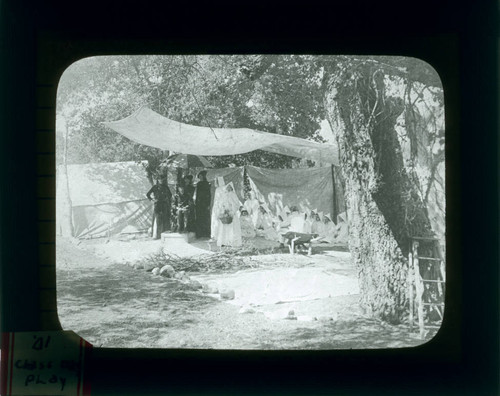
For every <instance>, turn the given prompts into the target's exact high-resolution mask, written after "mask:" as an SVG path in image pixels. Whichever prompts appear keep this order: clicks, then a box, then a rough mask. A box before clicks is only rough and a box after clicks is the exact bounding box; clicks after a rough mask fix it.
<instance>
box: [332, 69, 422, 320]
mask: <svg viewBox="0 0 500 396" xmlns="http://www.w3.org/2000/svg"><path fill="white" fill-rule="evenodd" d="M331 76H336V78H335V79H334V78H333V77H331V79H330V81H329V84H328V89H327V92H326V95H325V106H326V110H327V115H328V118H329V121H330V123H331V124H332V125H337V128H334V133H335V134H336V138H337V143H338V145H339V149H340V154H341V155H340V165H341V168H342V173H343V175H344V179H345V196H346V202H347V205H348V209H349V214H350V218H349V220H350V224H349V226H350V227H349V231H350V235H349V236H350V241H349V247H350V250H351V253H352V257H353V260H354V262H355V264H356V265H357V268H358V271H359V282H360V290H361V303H362V305H363V306H364V307H365V308H366V309H367V310H368V311H369V312H370V313H372V314H373V315H375V316H378V317H380V318H381V319H383V320H387V321H389V322H392V323H397V322H399V321H400V320H401V318H402V316H403V314H404V313H405V311H406V310H407V289H408V287H407V274H408V262H407V254H408V250H409V237H410V236H424V235H425V236H428V235H429V234H430V225H429V221H428V219H427V213H426V211H425V206H424V205H423V203H422V201H421V199H420V197H419V195H418V193H417V191H416V188H415V185H413V184H412V183H411V182H410V179H409V177H408V175H407V173H406V171H405V167H404V161H403V157H402V153H401V148H400V146H399V141H398V139H397V134H396V131H395V129H394V126H395V122H396V118H397V117H398V115H399V114H401V112H402V110H403V104H402V102H400V101H399V100H397V99H395V98H387V97H386V96H385V91H384V76H383V73H382V72H380V71H377V70H376V69H375V68H374V67H373V66H363V67H359V68H357V69H355V70H353V71H351V70H348V69H346V73H345V74H342V73H335V74H333V73H332V74H331Z"/></svg>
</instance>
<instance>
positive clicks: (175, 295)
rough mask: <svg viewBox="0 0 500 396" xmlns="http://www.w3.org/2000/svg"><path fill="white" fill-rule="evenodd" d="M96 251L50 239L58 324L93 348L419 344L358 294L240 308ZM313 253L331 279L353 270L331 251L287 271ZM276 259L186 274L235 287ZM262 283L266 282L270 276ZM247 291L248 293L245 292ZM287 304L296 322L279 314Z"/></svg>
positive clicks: (135, 246) (138, 245)
mask: <svg viewBox="0 0 500 396" xmlns="http://www.w3.org/2000/svg"><path fill="white" fill-rule="evenodd" d="M152 242H157V241H146V240H144V241H129V242H127V243H128V244H129V245H128V246H129V251H130V252H134V251H135V252H142V254H146V253H152V252H154V251H155V250H157V248H158V246H159V245H155V244H154V243H152ZM112 244H113V242H112V241H111V242H110V247H109V248H108V249H107V251H108V254H107V255H108V257H109V256H110V254H109V252H110V251H111V250H112ZM116 246H117V247H118V248H119V249H123V246H122V243H116ZM104 250H105V249H104ZM98 251H99V250H96V249H94V251H91V250H89V246H86V245H85V244H81V245H80V246H76V244H74V243H71V242H68V241H66V240H58V241H57V291H58V313H59V318H60V321H61V324H62V326H63V328H64V329H66V330H73V331H75V332H76V333H78V334H79V335H80V336H82V337H83V338H85V339H86V340H87V341H89V342H90V343H92V344H94V345H95V346H100V347H117V348H138V347H145V348H203V349H212V348H213V349H350V348H354V349H357V348H386V347H408V346H416V345H420V344H422V342H423V341H421V340H419V339H418V338H417V335H416V334H410V332H409V331H408V328H407V326H404V325H401V326H390V325H387V324H384V323H383V322H380V321H378V320H375V319H372V318H367V317H364V316H363V313H362V311H361V309H360V308H359V306H358V303H357V301H358V297H359V296H358V295H357V294H351V295H348V294H347V295H342V294H341V295H332V296H319V298H316V299H312V300H311V299H304V300H302V301H287V300H286V298H285V299H284V301H279V302H278V303H277V302H276V300H278V299H279V298H277V297H276V296H275V298H271V299H269V298H270V297H269V296H271V297H272V293H270V294H269V293H268V294H267V296H268V300H267V301H266V300H265V299H264V300H262V301H261V304H257V305H255V306H254V309H253V312H252V313H239V311H240V307H241V305H242V304H243V303H245V301H243V300H241V301H238V298H236V299H235V301H232V302H224V301H220V300H219V299H216V298H214V297H213V296H211V295H207V294H203V293H201V292H199V291H192V290H188V289H187V287H186V286H185V285H184V284H182V283H181V282H178V281H177V280H172V279H168V278H163V277H161V276H153V275H152V274H151V273H150V272H146V271H144V270H134V269H133V268H132V267H130V266H129V265H126V264H123V263H117V262H116V261H118V262H120V261H122V262H123V261H124V260H125V255H123V257H121V256H120V259H119V260H116V259H115V260H114V261H115V262H113V261H112V260H111V259H110V258H105V257H102V256H99V255H97V254H96V253H95V252H98ZM101 251H102V249H101ZM120 251H121V250H120ZM118 253H119V252H118ZM118 253H117V254H118ZM132 254H135V253H132ZM138 255H139V254H138ZM118 256H119V254H118ZM118 256H117V257H118ZM129 256H130V253H129ZM278 256H279V255H278ZM254 259H258V258H254ZM264 259H265V258H264V257H262V260H263V261H265V260H264ZM285 259H286V257H285ZM313 259H314V261H315V264H314V265H319V266H321V265H323V264H322V263H321V260H327V261H328V262H329V263H330V264H329V265H330V268H333V270H332V271H333V272H336V274H337V277H338V279H344V281H345V282H347V281H349V280H352V277H353V276H355V274H354V271H353V269H352V268H351V269H350V268H348V267H346V265H345V263H343V262H342V260H340V259H337V261H335V260H336V259H335V257H325V256H323V255H321V256H317V257H316V258H314V256H313V258H311V259H309V258H305V257H304V256H300V257H298V258H297V260H298V263H294V262H293V261H292V262H291V263H288V264H287V265H288V267H293V268H295V270H294V271H295V272H294V273H298V274H300V272H297V271H305V270H310V268H309V266H310V265H311V262H306V263H307V264H308V267H307V268H304V265H303V263H302V264H301V262H300V260H313ZM280 260H281V261H280ZM332 260H333V261H332ZM277 261H278V263H277V264H273V263H272V262H271V263H268V264H263V265H264V268H262V269H253V270H248V271H240V272H238V273H236V274H234V273H233V274H211V275H207V274H198V275H196V274H195V275H193V278H198V279H200V280H203V281H207V280H208V281H210V282H212V283H213V282H216V283H217V282H222V283H225V284H227V285H229V286H234V285H235V284H236V286H237V284H238V282H240V283H241V279H245V277H253V278H252V279H259V278H258V276H259V273H261V274H264V275H265V276H264V278H265V279H271V278H270V277H272V274H275V273H276V274H277V273H278V272H279V271H282V270H283V268H282V267H283V261H282V258H280V257H278V258H277ZM325 262H326V261H325ZM332 262H333V263H334V265H333V266H332V264H331V263H332ZM278 264H279V267H278ZM335 268H337V269H335ZM266 271H267V272H266ZM276 271H278V272H276ZM256 277H257V278H256ZM231 282H232V283H231ZM235 282H236V283H235ZM269 284H271V285H272V282H271V283H269V282H268V285H269ZM316 284H318V283H315V284H314V285H316ZM268 285H267V286H266V285H262V284H261V285H260V287H261V288H263V287H264V286H266V287H267V288H268V289H269V286H268ZM239 287H240V289H239V290H240V293H239V294H240V297H241V296H242V295H244V289H243V288H242V286H241V285H240V286H239ZM256 287H257V288H258V285H256ZM237 290H238V289H237ZM271 291H272V287H271ZM278 292H279V293H278ZM280 293H281V294H280ZM339 293H340V292H339ZM237 294H238V293H237ZM278 294H279V296H281V297H283V296H287V295H288V294H287V290H286V288H285V289H283V288H282V289H280V290H278V291H276V293H275V295H278ZM334 294H335V293H334ZM247 296H250V294H248V293H247ZM253 297H255V293H254V295H253ZM248 301H249V300H248V299H247V301H246V302H248ZM254 302H255V301H254ZM240 303H241V304H240ZM290 310H293V311H294V312H295V314H296V316H297V318H298V319H299V320H289V319H284V318H283V317H284V316H286V313H287V312H289V311H290Z"/></svg>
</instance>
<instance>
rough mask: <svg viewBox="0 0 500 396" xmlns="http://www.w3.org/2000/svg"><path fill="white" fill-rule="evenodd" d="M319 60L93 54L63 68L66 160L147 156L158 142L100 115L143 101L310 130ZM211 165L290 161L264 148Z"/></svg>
mask: <svg viewBox="0 0 500 396" xmlns="http://www.w3.org/2000/svg"><path fill="white" fill-rule="evenodd" d="M318 73H319V68H318V66H317V65H316V63H315V62H314V61H313V59H312V57H295V56H259V57H252V56H168V57H162V56H121V57H95V58H88V59H84V60H81V61H79V62H77V63H75V64H74V65H72V66H71V67H70V68H69V69H68V70H67V71H66V72H65V74H64V75H63V78H62V79H61V83H60V87H59V92H58V112H60V113H61V115H63V116H64V117H65V118H66V119H67V120H68V127H69V129H70V141H71V142H70V144H69V147H70V150H69V153H68V157H69V162H76V163H81V162H102V161H127V160H140V159H146V160H152V159H153V158H157V157H162V155H163V153H161V152H159V150H156V149H151V148H146V147H144V146H141V145H138V144H134V143H133V142H130V141H129V140H128V139H125V138H123V137H121V136H120V135H118V134H116V133H115V132H113V131H110V130H108V129H106V128H105V127H103V126H102V124H101V122H103V121H109V120H115V119H120V118H124V117H126V116H128V115H129V114H130V113H132V112H133V111H134V110H136V109H137V108H139V107H140V106H143V105H147V106H149V107H150V108H151V109H153V110H154V111H156V112H158V113H160V114H162V115H164V116H165V117H168V118H171V119H174V120H177V121H181V122H185V123H189V124H194V125H200V126H212V127H246V128H253V129H258V130H263V131H267V132H271V133H280V134H287V135H291V136H297V137H303V138H311V139H313V140H318V141H321V137H320V136H319V135H318V134H317V131H318V129H319V122H320V121H321V119H322V117H323V113H324V109H323V105H322V99H321V98H322V96H321V95H322V92H321V89H320V88H321V87H320V79H319V77H318ZM211 161H212V162H214V163H215V164H216V166H219V167H223V166H227V165H229V164H235V165H243V164H252V165H260V166H269V167H276V168H283V167H290V166H294V165H295V166H296V165H297V164H298V163H299V161H297V160H296V159H293V158H291V157H287V156H282V155H277V154H272V153H265V154H263V153H262V152H258V153H248V154H241V155H238V156H231V157H229V156H225V157H224V156H221V157H217V158H211Z"/></svg>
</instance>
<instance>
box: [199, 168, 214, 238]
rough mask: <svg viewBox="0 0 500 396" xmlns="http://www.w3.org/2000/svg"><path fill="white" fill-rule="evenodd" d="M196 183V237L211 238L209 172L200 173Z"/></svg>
mask: <svg viewBox="0 0 500 396" xmlns="http://www.w3.org/2000/svg"><path fill="white" fill-rule="evenodd" d="M198 179H199V181H198V183H196V202H195V208H196V237H197V238H210V226H211V224H210V199H211V193H210V183H209V182H208V181H207V171H201V172H200V173H198Z"/></svg>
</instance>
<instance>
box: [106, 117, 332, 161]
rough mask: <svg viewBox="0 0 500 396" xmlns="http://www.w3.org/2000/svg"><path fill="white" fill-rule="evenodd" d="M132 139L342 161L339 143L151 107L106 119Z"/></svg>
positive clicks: (182, 148)
mask: <svg viewBox="0 0 500 396" xmlns="http://www.w3.org/2000/svg"><path fill="white" fill-rule="evenodd" d="M103 124H104V125H105V126H107V127H108V128H111V129H113V130H114V131H116V132H118V133H119V134H121V135H123V136H125V137H127V138H129V139H130V140H132V141H134V142H137V143H140V144H143V145H146V146H151V147H157V148H159V149H162V150H169V151H174V152H177V153H183V154H194V155H234V154H243V153H249V152H251V151H254V150H259V149H260V150H264V151H269V152H272V153H278V154H284V155H289V156H293V157H298V158H307V159H309V160H313V161H318V162H320V163H322V164H326V163H328V164H334V165H338V164H339V153H338V149H337V147H336V146H334V145H331V144H324V143H317V142H313V141H310V140H305V139H300V138H296V137H292V136H285V135H278V134H275V133H267V132H262V131H257V130H255V129H249V128H211V127H203V126H195V125H189V124H184V123H182V122H177V121H174V120H170V119H168V118H166V117H163V116H162V115H160V114H158V113H156V112H154V111H153V110H151V109H149V108H148V107H141V108H140V109H138V110H136V111H135V112H134V113H132V114H131V115H130V116H128V117H126V118H123V119H121V120H118V121H110V122H104V123H103Z"/></svg>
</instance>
